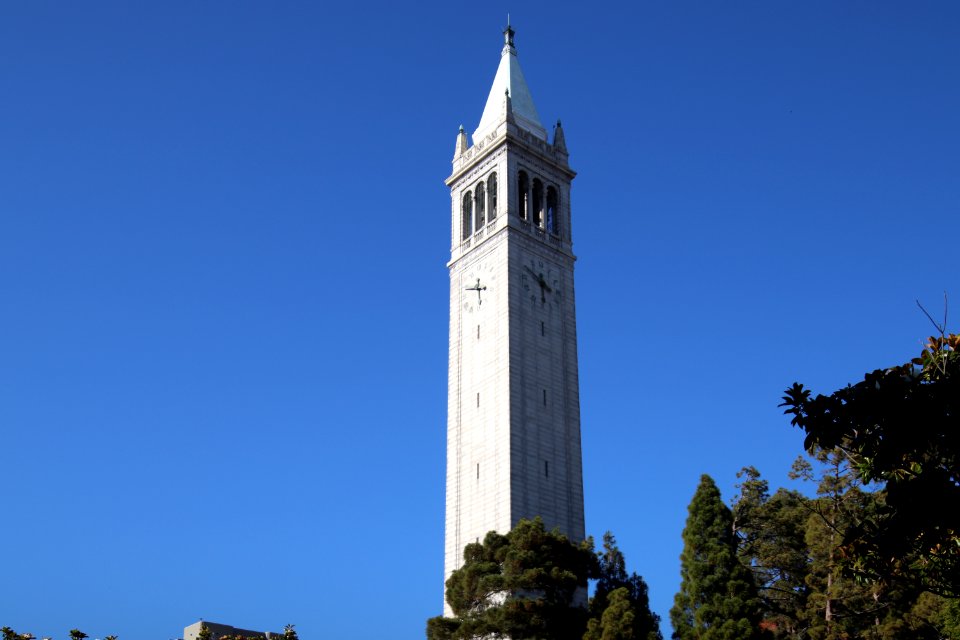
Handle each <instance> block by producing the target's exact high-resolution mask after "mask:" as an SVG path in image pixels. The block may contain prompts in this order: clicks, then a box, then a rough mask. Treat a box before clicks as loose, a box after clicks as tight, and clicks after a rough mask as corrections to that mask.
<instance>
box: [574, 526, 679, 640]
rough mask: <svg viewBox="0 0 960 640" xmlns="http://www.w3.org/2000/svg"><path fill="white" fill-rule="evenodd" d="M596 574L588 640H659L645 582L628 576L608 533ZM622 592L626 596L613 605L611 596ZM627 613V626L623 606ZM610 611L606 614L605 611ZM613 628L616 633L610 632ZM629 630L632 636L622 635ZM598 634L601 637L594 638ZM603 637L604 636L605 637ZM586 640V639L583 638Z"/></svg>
mask: <svg viewBox="0 0 960 640" xmlns="http://www.w3.org/2000/svg"><path fill="white" fill-rule="evenodd" d="M597 560H598V565H599V574H598V576H597V584H596V588H595V590H594V594H593V597H592V598H591V599H590V606H589V611H590V616H591V619H590V620H589V621H588V623H587V624H588V631H587V632H588V634H593V635H591V640H593V639H594V638H600V637H601V636H602V637H603V638H604V640H607V639H608V638H621V637H622V638H625V639H629V640H662V636H661V635H660V616H658V615H656V614H655V613H653V612H652V611H651V610H650V597H649V594H648V590H647V583H646V582H644V580H643V578H641V577H640V576H639V575H637V574H636V573H631V574H629V575H628V574H627V563H626V559H625V558H624V556H623V552H622V551H620V548H619V547H617V541H616V538H614V537H613V534H612V533H610V532H609V531H608V532H607V533H605V534H603V550H602V551H601V552H599V553H598V554H597ZM621 589H623V590H624V594H625V596H623V597H620V598H618V602H617V603H614V602H613V601H612V599H611V596H612V594H613V592H614V591H619V590H621ZM625 606H626V607H628V608H629V610H630V613H631V615H630V623H629V625H626V624H623V623H622V621H623V616H622V615H621V614H622V613H623V609H624V607H625ZM611 607H613V610H612V611H611V613H610V614H609V616H608V615H607V611H608V610H609V609H610V608H611ZM608 618H609V623H610V624H611V625H615V627H616V629H617V631H612V630H611V629H613V628H614V627H613V626H608V624H607V623H608ZM627 629H629V631H630V633H631V634H632V635H628V636H623V635H611V634H622V633H625V632H626V630H627ZM597 633H599V634H600V635H596V634H597ZM604 634H605V635H604ZM584 638H585V639H586V636H584Z"/></svg>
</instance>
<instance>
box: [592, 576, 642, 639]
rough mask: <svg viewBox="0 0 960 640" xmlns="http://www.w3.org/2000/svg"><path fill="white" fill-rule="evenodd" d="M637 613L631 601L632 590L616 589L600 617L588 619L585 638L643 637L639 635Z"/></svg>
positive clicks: (611, 593)
mask: <svg viewBox="0 0 960 640" xmlns="http://www.w3.org/2000/svg"><path fill="white" fill-rule="evenodd" d="M636 622H637V615H636V613H635V612H634V606H633V603H632V602H631V601H630V590H629V589H627V588H626V587H620V588H619V589H614V590H613V591H611V592H610V593H609V594H608V601H607V606H606V607H605V608H604V610H603V613H602V615H601V617H600V619H597V618H590V620H588V621H587V632H586V633H585V634H583V640H633V639H634V638H643V636H641V635H638V632H637V628H636Z"/></svg>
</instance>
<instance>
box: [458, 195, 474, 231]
mask: <svg viewBox="0 0 960 640" xmlns="http://www.w3.org/2000/svg"><path fill="white" fill-rule="evenodd" d="M461 206H462V208H463V215H462V216H461V218H462V224H463V239H464V240H466V239H467V238H469V237H470V234H471V233H473V226H472V225H473V193H471V192H469V191H467V192H466V193H465V194H463V204H462V205H461Z"/></svg>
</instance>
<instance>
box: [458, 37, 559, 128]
mask: <svg viewBox="0 0 960 640" xmlns="http://www.w3.org/2000/svg"><path fill="white" fill-rule="evenodd" d="M513 35H514V31H513V29H512V28H511V27H510V25H509V24H508V25H507V28H506V29H505V30H504V32H503V36H504V44H503V51H501V53H500V66H499V67H497V75H496V76H494V78H493V86H492V87H490V94H489V95H488V96H487V105H486V106H485V107H484V108H483V115H482V116H481V117H480V124H479V125H478V126H477V130H476V131H474V133H473V142H474V144H476V143H477V141H478V140H480V139H482V138H483V136H484V135H486V134H487V133H489V132H490V131H491V130H493V129H495V128H496V126H497V125H498V124H499V123H500V122H501V121H502V120H503V117H504V113H503V102H504V94H505V93H506V92H508V91H509V92H510V102H511V106H512V107H513V116H514V118H515V119H516V123H517V125H519V126H520V127H522V128H523V129H526V130H527V131H529V132H531V133H533V134H534V135H536V136H537V137H539V138H541V139H543V140H546V139H547V130H546V129H544V128H543V125H542V124H540V116H539V115H537V108H536V106H534V104H533V96H531V95H530V89H529V88H528V87H527V81H526V80H525V79H524V77H523V71H521V69H520V61H519V60H517V49H516V48H515V47H514V46H513Z"/></svg>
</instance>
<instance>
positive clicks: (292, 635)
mask: <svg viewBox="0 0 960 640" xmlns="http://www.w3.org/2000/svg"><path fill="white" fill-rule="evenodd" d="M293 627H294V625H292V624H288V625H287V626H285V627H284V628H283V638H284V640H300V636H298V635H297V632H296V630H295V629H294V628H293Z"/></svg>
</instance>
